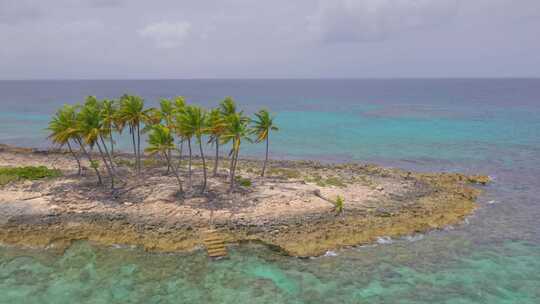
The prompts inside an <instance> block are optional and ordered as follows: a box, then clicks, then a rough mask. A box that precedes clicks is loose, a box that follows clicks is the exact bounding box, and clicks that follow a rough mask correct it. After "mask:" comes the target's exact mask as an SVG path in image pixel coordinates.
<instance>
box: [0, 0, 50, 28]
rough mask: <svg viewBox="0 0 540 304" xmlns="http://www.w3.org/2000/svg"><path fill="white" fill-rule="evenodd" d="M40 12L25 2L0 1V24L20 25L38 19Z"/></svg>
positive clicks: (24, 0) (13, 0)
mask: <svg viewBox="0 0 540 304" xmlns="http://www.w3.org/2000/svg"><path fill="white" fill-rule="evenodd" d="M41 16H42V12H41V11H40V10H39V9H38V8H37V7H35V6H34V5H32V3H31V2H30V1H27V0H19V1H15V0H0V24H2V23H4V24H20V23H22V22H25V21H29V20H33V19H37V18H40V17H41Z"/></svg>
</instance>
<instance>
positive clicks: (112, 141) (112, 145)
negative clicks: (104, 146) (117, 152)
mask: <svg viewBox="0 0 540 304" xmlns="http://www.w3.org/2000/svg"><path fill="white" fill-rule="evenodd" d="M109 134H110V135H111V137H110V138H109V140H110V142H111V157H113V158H114V140H113V132H112V129H111V130H110V133H109Z"/></svg>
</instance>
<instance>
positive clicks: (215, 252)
mask: <svg viewBox="0 0 540 304" xmlns="http://www.w3.org/2000/svg"><path fill="white" fill-rule="evenodd" d="M201 238H202V243H203V244H204V246H205V247H206V251H207V253H208V256H209V257H211V258H217V257H225V256H227V247H225V239H224V237H223V236H222V235H221V234H220V233H219V231H217V230H215V229H209V230H207V231H205V232H204V233H203V234H202V237H201Z"/></svg>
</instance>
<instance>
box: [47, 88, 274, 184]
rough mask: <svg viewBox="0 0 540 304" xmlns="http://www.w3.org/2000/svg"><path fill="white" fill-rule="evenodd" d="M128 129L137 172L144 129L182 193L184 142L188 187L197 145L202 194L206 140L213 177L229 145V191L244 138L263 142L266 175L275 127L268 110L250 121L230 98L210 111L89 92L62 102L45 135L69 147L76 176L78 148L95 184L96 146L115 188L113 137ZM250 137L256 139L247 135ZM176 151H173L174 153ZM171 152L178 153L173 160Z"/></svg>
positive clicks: (150, 151)
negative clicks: (78, 101)
mask: <svg viewBox="0 0 540 304" xmlns="http://www.w3.org/2000/svg"><path fill="white" fill-rule="evenodd" d="M126 127H127V129H128V130H129V135H130V137H131V142H132V147H133V155H134V159H135V171H136V173H137V175H140V173H141V170H142V165H141V153H143V152H142V151H141V134H143V133H147V134H148V137H147V141H148V142H147V147H146V149H145V152H147V153H148V154H149V155H159V156H161V157H162V158H163V159H164V160H165V161H166V163H167V174H170V173H171V172H172V173H173V175H174V176H175V178H176V180H177V182H178V186H179V188H180V192H179V193H180V194H183V191H184V190H183V182H182V180H183V178H182V177H181V176H180V170H179V169H180V165H181V161H182V152H183V149H184V145H186V144H187V149H188V157H187V158H188V165H187V176H186V179H187V184H188V187H189V188H191V187H192V158H193V151H192V149H193V145H195V149H196V148H198V150H199V153H200V157H201V160H202V170H203V184H202V187H201V193H202V192H204V191H205V190H206V187H207V175H208V172H207V162H206V158H205V155H204V149H203V145H204V144H210V145H213V146H214V148H215V156H214V168H213V171H212V172H213V173H212V176H214V177H215V176H217V174H218V166H219V153H220V150H219V149H220V147H221V146H223V145H227V144H230V146H231V150H230V152H229V154H228V156H229V158H230V166H229V175H228V178H229V183H230V186H229V191H232V190H233V189H234V187H235V177H236V169H237V165H238V157H239V153H240V147H241V144H242V142H243V141H247V142H257V143H261V142H265V143H266V155H265V160H264V164H263V168H262V171H261V176H264V175H265V171H266V166H267V162H268V146H269V134H270V132H271V131H277V130H278V128H277V127H276V126H275V123H274V120H273V117H272V116H271V115H270V113H269V112H268V111H267V110H264V109H263V110H260V111H259V112H257V113H255V118H254V119H250V118H249V117H248V116H246V115H245V114H244V112H243V111H238V110H237V106H236V103H235V102H234V100H233V99H232V98H230V97H227V98H225V99H224V100H223V101H221V102H220V103H219V106H218V107H216V108H214V109H210V110H207V109H204V108H202V107H200V106H197V105H190V104H187V103H186V101H185V99H184V98H183V97H175V98H173V99H162V100H160V103H159V108H145V107H144V100H143V99H142V98H141V97H139V96H133V95H123V96H122V97H120V98H119V99H117V100H108V99H104V100H98V99H97V98H96V97H94V96H88V97H87V98H86V100H85V102H84V103H82V104H77V105H64V106H63V107H62V108H61V109H59V110H58V111H57V112H56V114H55V115H54V117H53V118H52V120H51V121H50V123H49V128H48V130H49V131H50V135H49V138H50V139H51V140H52V141H53V143H55V144H58V145H60V146H61V147H64V146H67V147H68V150H69V152H70V153H71V154H72V155H73V157H74V158H75V159H76V161H77V164H78V170H79V172H78V173H79V174H81V162H80V158H79V155H78V153H77V151H75V149H74V147H77V146H78V147H79V149H80V151H81V152H82V154H83V155H84V156H85V157H86V158H87V159H88V161H89V163H90V165H91V167H92V168H93V169H94V171H95V173H96V175H97V178H98V183H99V184H102V183H103V181H102V176H101V174H100V171H99V164H100V163H99V162H98V161H97V160H94V159H93V158H92V152H93V151H94V148H97V151H98V152H99V156H100V158H101V162H102V163H103V165H104V166H105V168H106V171H107V174H108V176H109V177H110V181H111V188H112V189H114V187H115V176H117V168H116V167H117V164H116V163H115V161H114V151H115V150H114V145H115V136H119V135H121V134H123V132H124V130H125V129H126ZM252 136H254V139H252V138H251V137H252ZM173 153H174V154H173ZM174 155H177V156H178V160H177V161H175V158H174Z"/></svg>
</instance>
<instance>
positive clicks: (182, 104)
mask: <svg viewBox="0 0 540 304" xmlns="http://www.w3.org/2000/svg"><path fill="white" fill-rule="evenodd" d="M171 103H172V114H173V124H174V126H173V127H172V128H171V131H173V134H176V135H177V136H178V137H179V139H180V141H179V142H178V167H180V164H181V163H182V150H183V148H184V137H183V136H182V132H181V131H180V130H179V129H178V126H179V122H178V116H179V115H180V113H182V112H184V110H185V108H186V100H185V98H184V97H183V96H177V97H175V98H173V100H172V102H171Z"/></svg>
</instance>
